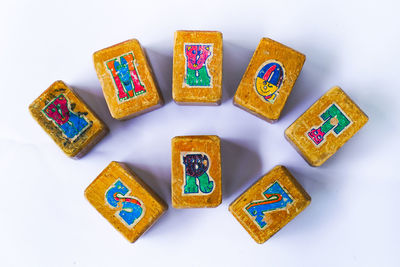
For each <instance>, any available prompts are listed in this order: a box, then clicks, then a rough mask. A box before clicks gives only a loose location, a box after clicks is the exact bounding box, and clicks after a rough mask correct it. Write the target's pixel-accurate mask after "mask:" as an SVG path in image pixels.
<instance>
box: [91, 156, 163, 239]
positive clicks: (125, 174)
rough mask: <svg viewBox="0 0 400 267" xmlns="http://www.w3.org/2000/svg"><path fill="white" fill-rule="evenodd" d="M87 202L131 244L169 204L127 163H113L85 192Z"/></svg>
mask: <svg viewBox="0 0 400 267" xmlns="http://www.w3.org/2000/svg"><path fill="white" fill-rule="evenodd" d="M85 196H86V198H87V200H89V202H90V203H91V204H92V205H93V207H95V209H96V210H97V211H98V212H100V213H101V215H103V217H104V218H106V219H107V220H108V221H109V222H110V223H111V224H112V225H113V226H114V227H115V228H116V229H117V230H118V231H119V232H120V233H121V234H122V235H124V236H125V238H126V239H128V240H129V241H130V242H134V241H136V240H137V239H138V238H139V237H140V236H141V235H142V234H143V233H144V232H145V231H146V230H147V229H149V228H150V226H151V225H153V224H154V223H155V222H156V221H157V220H158V218H159V217H160V216H161V215H162V214H163V213H164V212H165V211H166V210H167V209H168V205H167V204H166V203H165V202H164V200H162V199H161V198H160V197H159V196H158V195H157V194H156V193H155V192H154V191H153V190H152V189H151V188H150V187H149V186H148V185H146V184H145V183H144V182H143V181H142V180H141V179H140V178H139V177H138V176H137V175H136V174H135V173H133V172H132V171H131V170H130V169H129V168H128V167H127V166H126V165H125V164H123V163H119V162H115V161H113V162H111V163H110V164H109V165H108V166H107V167H106V168H105V169H104V170H103V172H102V173H101V174H100V175H99V176H98V177H97V178H96V179H95V180H94V181H93V182H92V183H91V184H90V185H89V186H88V188H87V189H86V190H85Z"/></svg>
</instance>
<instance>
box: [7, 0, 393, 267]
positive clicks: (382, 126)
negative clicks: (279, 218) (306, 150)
mask: <svg viewBox="0 0 400 267" xmlns="http://www.w3.org/2000/svg"><path fill="white" fill-rule="evenodd" d="M328 3H329V4H328ZM399 9H400V5H399V4H398V1H376V0H374V1H365V0H364V1H353V2H351V1H329V2H325V1H317V0H316V1H293V2H291V1H260V2H255V1H233V0H231V1H225V2H222V1H217V0H213V1H189V0H187V1H157V2H151V1H99V0H97V1H65V2H64V3H63V2H59V1H4V0H3V1H1V10H0V38H1V42H0V59H1V64H0V82H1V98H0V107H1V110H0V111H1V116H0V125H1V126H0V127H1V128H0V129H1V131H0V145H1V154H0V167H1V178H0V216H1V217H0V265H1V266H169V265H171V266H244V265H245V266H339V265H340V266H398V262H399V254H398V253H399V249H400V245H399V242H400V231H399V229H398V227H399V225H400V224H399V219H400V216H399V206H398V198H399V197H398V195H399V194H398V192H399V191H398V190H399V186H400V183H399V178H398V177H397V175H395V172H396V171H397V170H398V167H399V166H398V165H399V162H400V161H399V155H398V153H399V149H400V146H399V141H398V136H399V134H400V131H399V117H398V116H399V115H398V114H399V111H400V109H399V97H400V93H399V92H400V82H399V75H400V74H399V70H400V69H399V60H400V52H399V51H400V50H399V49H400V30H399V26H400V19H399V15H398V13H399ZM178 29H193V30H197V29H198V30H200V29H201V30H219V31H221V32H222V33H223V38H224V63H223V73H224V74H223V103H222V105H221V106H218V107H191V106H177V105H176V104H175V103H174V102H173V101H171V77H172V55H173V52H172V47H173V35H174V32H175V30H178ZM262 37H270V38H272V39H274V40H276V41H279V42H281V43H283V44H286V45H288V46H290V47H292V48H294V49H296V50H298V51H300V52H302V53H304V54H305V55H306V56H307V59H306V62H305V65H304V68H303V70H302V72H301V74H300V77H299V79H298V81H297V83H296V85H295V87H294V89H293V92H292V94H291V95H290V97H289V99H288V102H287V104H286V106H285V108H284V110H283V113H282V116H281V119H280V120H279V121H278V122H277V123H275V124H273V125H272V124H269V123H267V122H264V121H262V120H260V119H259V118H256V117H254V116H252V115H250V114H248V113H246V112H244V111H242V110H240V109H238V108H236V107H234V106H233V105H232V96H233V94H234V92H235V90H236V88H237V85H238V83H239V81H240V79H241V76H242V75H243V73H244V71H245V69H246V66H247V64H248V62H249V60H250V58H251V56H252V53H253V51H254V49H255V48H256V46H257V44H258V42H259V41H260V39H261V38H262ZM130 38H137V39H139V41H140V42H141V44H142V46H143V47H144V48H145V49H146V50H147V53H148V55H149V59H150V61H151V63H152V65H153V68H154V71H155V75H156V77H157V79H158V82H159V84H160V88H161V91H162V94H163V96H164V98H165V100H166V104H165V106H163V107H162V108H160V109H158V110H156V111H153V112H151V113H148V114H145V115H142V116H140V117H138V118H135V119H131V120H128V121H123V122H120V121H117V120H114V119H112V118H111V116H110V114H109V112H108V109H107V106H106V103H105V100H104V98H103V95H102V91H101V88H100V84H99V81H98V80H97V76H96V74H95V71H94V67H93V63H92V54H93V52H95V51H97V50H99V49H102V48H104V47H107V46H110V45H113V44H115V43H118V42H121V41H124V40H127V39H130ZM58 79H62V80H64V81H65V82H66V83H68V84H69V85H71V86H72V87H73V88H75V89H76V91H77V93H78V94H79V95H80V96H82V98H83V99H84V100H85V101H86V102H87V103H88V104H89V105H90V106H91V107H92V108H93V109H94V110H95V111H96V112H97V113H98V115H99V116H100V117H101V118H102V119H104V121H105V122H106V124H107V125H108V126H109V127H110V130H111V132H110V134H109V135H108V136H107V137H106V138H104V139H103V140H102V141H101V142H100V143H99V144H98V145H97V146H95V147H94V149H93V150H92V151H90V152H89V154H87V155H86V156H85V157H83V158H82V159H80V160H72V159H69V158H67V157H66V156H65V155H64V154H63V153H62V152H61V150H60V149H59V148H58V147H57V146H56V145H55V144H54V143H53V141H52V140H51V139H50V138H49V137H48V136H47V135H46V134H45V132H44V131H43V130H42V129H41V128H40V127H39V126H38V125H37V124H36V122H35V121H34V120H33V119H32V118H31V117H30V115H29V112H28V105H29V104H30V103H31V102H32V101H33V100H34V99H35V98H36V97H37V96H39V94H40V93H41V92H42V91H44V90H45V89H46V88H47V87H48V86H49V85H50V84H51V83H52V82H53V81H55V80H58ZM334 85H339V86H341V87H342V88H343V89H344V90H345V91H346V92H347V93H348V94H349V95H350V96H351V97H352V98H353V100H354V101H355V102H356V103H357V104H358V105H359V106H360V107H361V108H362V109H363V110H364V111H365V112H366V113H367V114H368V115H369V118H370V121H369V122H368V123H367V124H366V126H365V127H364V128H362V130H361V131H360V132H359V133H357V134H356V135H355V136H354V138H352V139H351V140H350V141H349V142H348V143H347V144H346V145H345V146H344V147H343V148H342V149H341V150H340V151H339V152H338V153H336V155H335V156H333V157H332V158H331V159H329V160H328V161H327V162H326V163H325V164H324V165H323V166H322V167H318V168H312V167H309V166H308V165H307V164H306V162H305V161H304V160H303V159H302V158H301V157H300V156H299V155H298V154H297V153H296V151H295V150H294V149H293V148H292V147H291V146H290V145H289V143H288V142H287V141H286V140H284V137H283V132H284V130H285V129H286V127H288V126H289V125H290V124H291V123H292V122H293V121H294V120H295V119H296V118H297V117H298V116H299V115H300V114H301V113H302V112H304V111H305V110H306V109H307V108H308V107H309V106H310V105H311V104H312V103H313V102H315V101H316V100H317V99H318V98H319V97H320V96H321V95H322V94H324V93H325V92H326V91H327V90H328V89H329V88H330V87H332V86H334ZM188 134H217V135H219V136H220V137H221V138H222V140H223V141H222V161H223V162H222V163H223V166H222V171H223V177H222V178H223V202H222V204H221V205H220V206H219V207H218V208H215V209H186V210H176V209H174V208H172V207H171V206H170V208H169V210H168V211H167V213H166V214H165V215H164V216H163V217H162V218H161V219H160V220H159V221H158V222H157V223H156V224H155V225H154V226H153V227H152V228H151V229H150V230H149V231H148V232H147V233H145V234H144V235H143V236H142V237H141V238H140V239H139V240H138V241H137V242H136V243H134V244H130V243H129V242H127V241H126V240H125V239H124V238H123V236H122V235H120V234H119V233H118V232H117V231H116V230H115V229H114V228H113V227H112V226H111V225H110V224H109V223H108V222H107V221H106V220H105V219H103V218H102V217H101V216H100V214H99V213H98V212H97V211H96V210H95V209H94V208H93V207H92V206H91V205H90V204H89V203H88V202H87V201H86V199H85V198H84V196H83V192H84V189H85V188H86V187H87V186H88V185H89V184H90V183H91V182H92V181H93V179H94V178H95V177H96V176H97V175H98V174H99V173H100V172H101V171H102V170H103V168H104V167H106V165H107V164H108V163H109V162H110V161H112V160H117V161H122V162H126V163H127V164H128V165H129V166H130V167H131V168H132V169H133V170H134V171H135V172H137V173H138V174H139V176H141V177H142V178H143V180H145V181H146V182H147V183H148V184H149V185H150V186H151V187H152V188H154V190H155V191H156V192H157V193H159V194H160V196H162V198H163V199H165V200H166V201H167V202H168V204H169V205H170V204H171V200H170V158H171V156H170V154H171V151H170V140H171V138H172V137H174V136H176V135H188ZM396 163H397V166H395V164H396ZM277 164H283V165H285V166H287V167H288V168H289V170H290V171H291V172H292V173H293V175H294V176H295V177H296V178H297V179H298V180H299V182H300V183H301V184H302V185H303V186H304V188H305V189H306V190H307V191H308V192H309V194H310V195H311V197H312V203H311V205H310V206H309V207H308V208H307V209H306V210H305V211H304V212H303V213H301V214H300V215H299V216H298V217H296V218H295V219H294V220H293V221H292V222H290V223H289V224H288V225H287V226H286V227H284V228H283V229H282V230H281V231H280V232H278V233H277V234H276V235H275V236H273V237H272V238H271V239H270V240H269V241H267V242H266V243H265V244H263V245H259V244H256V243H255V242H254V241H253V240H252V239H251V238H250V236H249V235H248V234H247V232H246V231H245V230H244V229H243V228H242V226H240V225H239V223H238V222H237V221H236V220H235V219H234V217H233V216H232V215H231V214H230V213H229V212H228V205H229V204H230V203H231V202H232V201H233V200H234V199H235V198H236V197H237V196H238V195H239V194H241V193H242V192H243V191H244V190H245V189H246V188H247V187H248V186H249V185H251V184H252V183H253V182H254V181H256V180H257V179H258V178H259V177H261V175H263V174H264V173H266V172H267V171H269V170H270V169H271V168H272V167H273V166H275V165H277Z"/></svg>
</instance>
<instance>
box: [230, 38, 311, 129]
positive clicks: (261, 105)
mask: <svg viewBox="0 0 400 267" xmlns="http://www.w3.org/2000/svg"><path fill="white" fill-rule="evenodd" d="M305 59H306V57H305V56H304V55H303V54H301V53H299V52H297V51H295V50H293V49H291V48H289V47H287V46H284V45H282V44H280V43H278V42H275V41H273V40H271V39H268V38H263V39H261V41H260V43H259V44H258V46H257V49H256V50H255V52H254V54H253V57H252V58H251V60H250V63H249V65H248V67H247V69H246V72H245V73H244V75H243V77H242V80H241V81H240V84H239V87H238V89H237V91H236V93H235V96H234V98H233V103H234V104H235V105H236V106H238V107H240V108H242V109H244V110H246V111H248V112H250V113H251V114H253V115H256V116H258V117H260V118H262V119H264V120H266V121H268V122H274V121H276V120H277V119H278V118H279V116H280V114H281V111H282V109H283V107H284V106H285V103H286V100H287V98H288V96H289V95H290V93H291V91H292V88H293V86H294V84H295V82H296V80H297V77H298V76H299V74H300V71H301V69H302V67H303V64H304V61H305ZM267 61H277V62H280V63H281V64H282V65H283V69H284V77H283V81H282V85H281V87H280V88H279V91H278V96H277V97H276V100H275V102H274V103H269V102H267V101H265V100H263V97H262V96H261V95H259V94H258V93H257V91H256V75H257V73H258V71H259V70H260V67H262V66H263V64H264V63H265V62H267Z"/></svg>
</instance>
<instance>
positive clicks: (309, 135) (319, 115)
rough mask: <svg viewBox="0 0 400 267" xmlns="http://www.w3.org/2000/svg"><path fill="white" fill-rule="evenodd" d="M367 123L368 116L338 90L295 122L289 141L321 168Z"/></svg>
mask: <svg viewBox="0 0 400 267" xmlns="http://www.w3.org/2000/svg"><path fill="white" fill-rule="evenodd" d="M367 121H368V117H367V115H365V113H364V112H363V111H362V110H361V109H360V108H359V107H358V106H357V105H356V104H355V103H354V102H353V101H352V100H351V99H350V97H348V96H347V95H346V93H345V92H344V91H343V90H342V89H340V88H339V87H337V86H336V87H333V88H331V89H330V90H329V91H328V92H327V93H326V94H325V95H323V96H322V97H321V98H320V99H319V100H318V101H317V102H315V103H314V104H313V105H312V106H311V107H310V108H309V109H308V110H306V112H304V113H303V114H302V115H301V116H300V117H299V118H298V119H297V120H296V121H295V122H293V123H292V125H290V126H289V127H288V128H287V129H286V131H285V137H286V139H287V140H288V141H289V142H290V143H291V144H292V145H293V146H294V148H295V149H296V150H297V151H298V152H299V153H300V154H301V155H302V156H303V158H304V159H305V160H306V161H307V162H308V163H309V164H310V165H312V166H320V165H321V164H323V163H324V162H325V161H326V160H327V159H328V158H330V157H331V156H332V155H333V154H335V153H336V151H337V150H338V149H339V148H340V147H341V146H343V145H344V144H345V143H346V142H347V141H348V140H349V139H350V138H351V137H352V136H353V135H355V134H356V133H357V132H358V130H360V128H361V127H363V126H364V124H365V123H367Z"/></svg>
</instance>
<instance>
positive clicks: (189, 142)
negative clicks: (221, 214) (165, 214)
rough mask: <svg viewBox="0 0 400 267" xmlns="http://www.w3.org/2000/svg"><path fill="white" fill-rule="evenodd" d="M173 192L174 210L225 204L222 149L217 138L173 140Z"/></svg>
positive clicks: (212, 136)
mask: <svg viewBox="0 0 400 267" xmlns="http://www.w3.org/2000/svg"><path fill="white" fill-rule="evenodd" d="M171 160H172V162H171V165H172V166H171V177H172V181H171V191H172V206H173V207H174V208H206V207H216V206H218V205H219V204H221V200H222V189H221V148H220V139H219V137H218V136H214V135H198V136H177V137H174V138H173V139H172V158H171Z"/></svg>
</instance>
